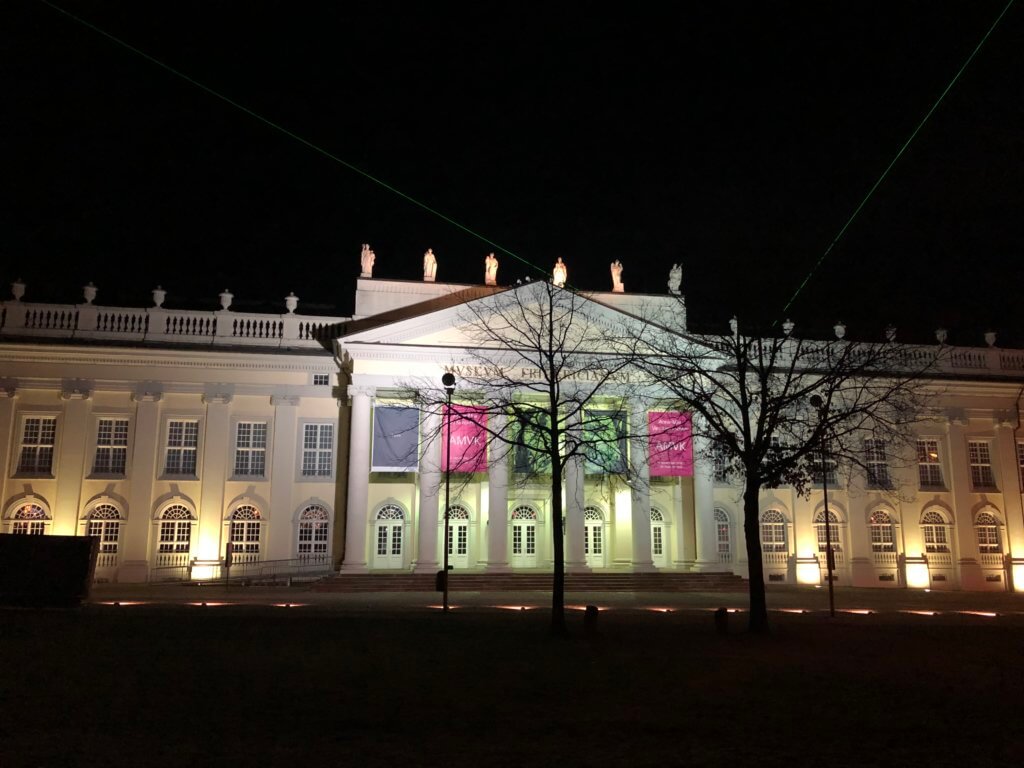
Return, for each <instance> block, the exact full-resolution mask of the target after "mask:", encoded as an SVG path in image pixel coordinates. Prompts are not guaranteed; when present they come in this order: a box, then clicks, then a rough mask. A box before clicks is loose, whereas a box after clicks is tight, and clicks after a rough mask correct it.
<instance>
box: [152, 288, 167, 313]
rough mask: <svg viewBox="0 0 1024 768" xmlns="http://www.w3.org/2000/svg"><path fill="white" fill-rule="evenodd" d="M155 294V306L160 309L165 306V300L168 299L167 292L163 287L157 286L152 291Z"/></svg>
mask: <svg viewBox="0 0 1024 768" xmlns="http://www.w3.org/2000/svg"><path fill="white" fill-rule="evenodd" d="M152 294H153V306H154V307H157V308H160V307H162V306H163V305H164V299H166V298H167V291H165V290H164V289H163V287H162V286H159V285H158V286H157V287H156V288H154V289H153V290H152Z"/></svg>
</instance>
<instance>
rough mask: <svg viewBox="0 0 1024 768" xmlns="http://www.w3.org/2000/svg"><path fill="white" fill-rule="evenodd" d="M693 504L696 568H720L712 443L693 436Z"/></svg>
mask: <svg viewBox="0 0 1024 768" xmlns="http://www.w3.org/2000/svg"><path fill="white" fill-rule="evenodd" d="M693 506H694V528H695V537H696V540H697V541H696V544H697V550H696V552H697V563H696V566H697V570H698V571H717V570H719V568H720V566H719V564H718V529H717V526H716V525H715V466H714V460H713V459H712V453H711V446H710V444H709V443H708V441H707V440H706V439H704V438H698V437H696V436H695V437H694V439H693Z"/></svg>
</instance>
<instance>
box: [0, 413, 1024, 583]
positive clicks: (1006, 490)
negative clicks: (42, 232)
mask: <svg viewBox="0 0 1024 768" xmlns="http://www.w3.org/2000/svg"><path fill="white" fill-rule="evenodd" d="M1011 419H1014V421H1011ZM1014 425H1015V414H1013V413H1012V412H1010V413H1007V414H1004V415H1003V417H1002V418H1000V420H999V421H998V424H997V428H996V444H995V446H994V448H995V451H994V453H995V458H994V461H995V462H996V463H998V465H999V466H998V469H997V472H998V474H997V477H999V478H1001V480H1000V482H1001V483H1002V487H1003V488H1002V490H1003V506H1004V509H1003V515H1004V516H1005V523H1006V541H1004V542H1002V544H1003V552H1004V553H1005V554H1008V555H1013V556H1014V557H1015V558H1017V559H1020V558H1021V557H1022V556H1024V511H1022V509H1021V487H1020V474H1019V473H1020V465H1019V463H1018V460H1017V441H1016V440H1015V439H1014ZM0 466H3V465H0ZM1016 575H1018V576H1019V575H1020V574H1016ZM1014 589H1015V590H1016V591H1018V592H1019V591H1022V590H1024V584H1017V583H1016V582H1014Z"/></svg>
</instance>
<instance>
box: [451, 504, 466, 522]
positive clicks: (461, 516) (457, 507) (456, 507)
mask: <svg viewBox="0 0 1024 768" xmlns="http://www.w3.org/2000/svg"><path fill="white" fill-rule="evenodd" d="M448 519H449V520H469V510H468V509H466V508H465V507H464V506H462V505H461V504H452V505H451V507H449V508H448Z"/></svg>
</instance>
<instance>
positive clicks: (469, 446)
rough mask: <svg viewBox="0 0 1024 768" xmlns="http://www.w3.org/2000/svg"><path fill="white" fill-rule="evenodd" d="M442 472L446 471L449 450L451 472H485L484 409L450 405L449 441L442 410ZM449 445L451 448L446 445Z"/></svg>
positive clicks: (485, 419)
mask: <svg viewBox="0 0 1024 768" xmlns="http://www.w3.org/2000/svg"><path fill="white" fill-rule="evenodd" d="M442 416H443V418H444V423H443V424H442V426H441V471H442V472H446V471H447V470H448V461H447V459H448V451H449V450H451V468H452V472H486V471H487V432H486V430H485V427H486V425H487V410H486V409H485V408H481V407H480V406H476V405H453V406H452V412H451V427H452V435H451V443H450V444H449V441H448V422H449V418H448V413H447V411H445V412H443V413H442ZM449 446H450V447H449Z"/></svg>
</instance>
